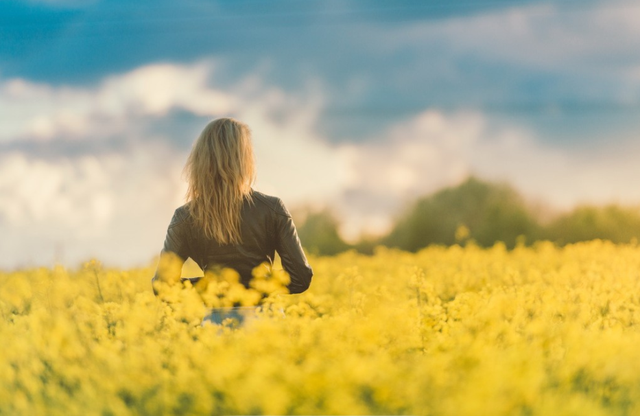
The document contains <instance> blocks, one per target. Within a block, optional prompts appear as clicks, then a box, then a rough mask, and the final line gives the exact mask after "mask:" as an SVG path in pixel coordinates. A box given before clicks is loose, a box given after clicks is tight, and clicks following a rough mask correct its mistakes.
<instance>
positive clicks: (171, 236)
mask: <svg viewBox="0 0 640 416" xmlns="http://www.w3.org/2000/svg"><path fill="white" fill-rule="evenodd" d="M251 196H252V200H251V202H249V201H246V200H245V202H244V204H243V206H242V211H241V214H240V218H241V221H240V233H241V237H242V243H241V244H237V245H235V244H225V245H222V244H219V243H217V242H216V241H215V240H211V239H208V238H206V237H205V235H204V233H203V232H202V230H201V229H199V228H198V227H197V226H195V225H194V223H193V221H192V218H191V216H190V214H189V208H188V206H187V205H186V204H185V205H183V206H181V207H180V208H178V209H176V211H175V213H174V214H173V218H172V219H171V223H170V224H169V228H168V229H167V236H166V239H165V241H164V248H163V249H162V252H163V253H166V252H173V253H175V254H177V255H178V256H180V258H182V259H183V260H186V259H187V258H189V257H190V258H191V259H193V260H194V261H195V262H196V263H197V264H198V265H199V266H200V268H201V269H202V270H204V271H207V269H212V268H215V267H230V268H232V269H235V270H236V271H237V272H238V273H239V274H240V279H241V282H242V284H244V285H245V286H247V287H248V286H249V281H250V280H251V278H252V275H251V272H252V270H253V269H254V267H256V266H258V265H260V264H261V263H264V262H271V261H273V258H274V252H277V253H278V254H279V255H280V258H281V259H282V266H283V267H284V269H285V270H286V271H287V272H288V273H289V276H290V277H291V283H290V284H289V286H288V289H289V293H300V292H304V291H305V290H307V288H308V287H309V284H310V283H311V277H312V275H313V271H312V270H311V267H310V266H309V263H308V262H307V258H306V256H305V254H304V252H303V251H302V246H301V245H300V239H299V238H298V233H297V231H296V227H295V225H294V224H293V220H292V219H291V214H289V211H287V209H286V208H285V206H284V204H283V203H282V201H281V200H280V199H279V198H277V197H273V196H268V195H265V194H263V193H260V192H257V191H252V194H251ZM156 279H158V272H156V275H155V276H154V277H153V280H154V281H155V280H156Z"/></svg>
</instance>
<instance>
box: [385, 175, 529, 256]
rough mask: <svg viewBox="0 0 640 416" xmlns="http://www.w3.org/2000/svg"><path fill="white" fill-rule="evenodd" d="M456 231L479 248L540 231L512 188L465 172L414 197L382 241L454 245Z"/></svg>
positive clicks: (417, 246)
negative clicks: (456, 179)
mask: <svg viewBox="0 0 640 416" xmlns="http://www.w3.org/2000/svg"><path fill="white" fill-rule="evenodd" d="M461 230H462V231H465V232H463V233H461ZM456 231H457V232H458V233H457V234H458V238H461V237H466V236H465V234H467V236H468V238H470V239H473V240H475V242H476V243H477V244H479V245H481V246H485V247H487V246H491V245H493V244H494V243H496V242H497V241H502V242H504V243H505V244H506V245H507V247H509V248H512V247H514V246H515V245H516V242H517V240H518V237H519V236H524V237H525V238H526V240H527V241H533V240H535V239H537V238H538V237H539V236H540V235H541V233H540V226H539V225H538V223H537V221H536V220H535V218H534V217H533V215H532V214H531V213H530V212H529V210H528V209H527V207H526V205H525V203H524V201H523V199H522V197H521V196H520V195H519V194H518V193H517V192H516V191H514V190H513V189H512V188H511V187H509V186H508V185H506V184H493V183H488V182H484V181H481V180H479V179H477V178H474V177H471V178H469V179H468V180H467V181H465V182H464V183H462V184H461V185H459V186H457V187H451V188H446V189H443V190H441V191H439V192H437V193H435V194H433V195H431V196H427V197H424V198H421V199H419V200H418V201H417V202H416V203H415V204H414V206H413V207H412V208H411V209H410V210H409V211H408V212H407V213H406V214H405V215H404V216H403V217H401V218H400V220H399V221H398V223H397V224H396V226H395V228H394V229H393V230H392V231H391V233H390V234H389V235H388V236H387V237H386V238H385V239H383V243H384V244H387V245H389V246H394V247H398V248H401V249H404V250H410V251H416V250H418V249H420V248H422V247H425V246H427V245H429V244H444V245H451V244H454V243H456V242H457V240H456Z"/></svg>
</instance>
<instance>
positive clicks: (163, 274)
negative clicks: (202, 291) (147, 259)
mask: <svg viewBox="0 0 640 416" xmlns="http://www.w3.org/2000/svg"><path fill="white" fill-rule="evenodd" d="M185 225H186V224H185V220H184V218H183V216H182V215H180V213H179V211H178V210H176V211H175V212H174V214H173V218H172V219H171V223H170V224H169V227H168V228H167V235H166V237H165V240H164V246H163V248H162V251H161V252H160V258H159V260H158V266H157V268H156V273H155V275H154V276H153V279H151V284H152V286H153V285H154V283H155V282H156V281H161V282H166V283H170V284H171V283H175V282H178V281H180V274H181V272H182V265H183V264H184V262H185V260H186V259H187V258H188V257H189V250H188V240H187V232H186V231H187V230H186V227H185ZM153 291H154V293H155V294H156V295H157V294H158V293H157V291H156V289H155V287H154V289H153Z"/></svg>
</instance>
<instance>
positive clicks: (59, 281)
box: [0, 241, 640, 416]
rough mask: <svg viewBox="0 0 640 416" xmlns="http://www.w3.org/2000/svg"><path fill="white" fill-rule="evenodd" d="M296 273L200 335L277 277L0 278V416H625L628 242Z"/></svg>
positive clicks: (102, 274) (636, 320)
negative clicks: (213, 319) (185, 280)
mask: <svg viewBox="0 0 640 416" xmlns="http://www.w3.org/2000/svg"><path fill="white" fill-rule="evenodd" d="M310 262H311V264H312V266H313V268H314V271H315V275H314V280H313V282H312V285H311V288H310V289H309V290H308V291H307V292H306V293H303V294H300V295H272V296H271V297H270V298H269V299H268V303H271V306H270V307H265V308H264V311H263V312H261V313H260V314H259V315H258V317H257V318H254V319H250V320H248V321H247V322H246V323H245V324H244V325H243V326H241V327H239V328H234V326H233V325H231V324H232V323H231V322H228V323H229V324H228V325H227V324H225V325H223V326H218V325H214V324H206V325H201V322H202V318H203V316H205V314H206V312H207V308H206V306H205V304H204V302H206V303H207V305H210V306H224V305H227V304H229V303H242V302H249V301H248V300H247V299H250V298H259V296H260V292H262V293H264V292H273V291H274V290H272V288H270V286H269V285H270V284H272V283H274V281H276V280H278V279H281V278H282V276H281V273H277V272H275V273H274V272H270V271H268V270H258V271H256V273H257V275H258V277H260V279H261V280H260V282H258V283H259V284H257V285H256V286H255V287H254V289H251V290H248V291H245V292H246V293H245V292H243V293H240V292H242V290H240V291H239V292H238V290H236V289H237V288H234V287H233V284H232V282H233V280H234V277H233V274H232V273H229V272H227V271H225V272H223V273H222V274H221V275H216V276H213V277H211V279H210V280H209V281H208V284H207V285H205V286H206V287H204V286H203V287H198V285H196V287H195V288H194V287H190V286H189V287H186V288H185V289H181V290H178V289H177V286H174V288H173V289H167V290H166V291H164V292H163V296H164V298H165V299H166V300H167V301H166V302H163V301H161V300H159V299H157V298H156V297H155V296H154V295H153V292H152V290H151V284H150V279H151V277H152V275H153V272H154V267H155V265H154V267H149V268H141V269H131V270H118V269H110V268H108V267H106V266H104V267H103V266H101V265H100V264H99V263H98V262H89V263H87V264H86V265H84V266H83V267H81V268H79V269H77V270H65V269H63V268H61V267H58V268H54V269H47V268H41V269H31V270H19V271H13V272H0V340H1V342H2V348H1V349H0V415H101V416H106V415H129V414H131V415H174V414H175V415H191V414H193V415H218V414H414V415H452V416H453V415H456V416H457V415H523V416H525V415H526V416H532V415H545V416H546V415H581V416H582V415H638V414H640V247H638V246H637V245H635V244H631V245H626V246H616V245H613V244H610V243H606V242H600V241H594V242H590V243H584V244H576V245H572V246H567V247H565V248H557V247H555V246H553V245H552V244H550V243H538V244H536V245H535V246H534V247H531V248H526V247H517V248H516V249H515V250H513V251H507V250H506V249H505V248H504V246H502V245H496V246H494V247H493V248H491V249H480V248H478V247H475V246H473V245H470V246H467V247H465V248H461V247H458V246H454V247H451V248H440V247H432V248H428V249H425V250H423V251H421V252H419V253H417V254H410V253H405V252H399V251H394V250H387V249H378V251H377V252H376V254H375V255H374V256H363V255H358V254H355V253H346V254H342V255H339V256H337V257H332V258H313V257H312V258H311V259H310ZM225 273H226V274H225ZM260 273H262V275H260ZM285 277H286V276H285ZM234 291H235V292H234ZM234 296H235V297H236V298H237V299H235V298H234V300H232V301H229V299H230V298H231V297H234ZM282 311H284V313H282Z"/></svg>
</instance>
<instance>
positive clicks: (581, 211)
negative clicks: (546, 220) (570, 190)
mask: <svg viewBox="0 0 640 416" xmlns="http://www.w3.org/2000/svg"><path fill="white" fill-rule="evenodd" d="M639 236H640V210H639V209H637V208H631V207H619V206H616V205H608V206H604V207H595V206H581V207H578V208H576V209H575V210H573V211H572V212H570V213H568V214H565V215H562V216H560V217H558V218H556V219H555V220H554V221H552V222H551V223H550V224H548V225H547V227H546V232H545V237H546V238H547V239H549V240H551V241H555V242H557V243H558V244H569V243H575V242H578V241H588V240H594V239H596V238H598V239H602V240H609V241H611V242H614V243H629V242H631V241H633V240H634V239H635V240H637V239H638V237H639Z"/></svg>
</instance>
